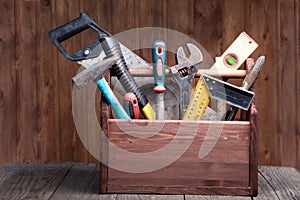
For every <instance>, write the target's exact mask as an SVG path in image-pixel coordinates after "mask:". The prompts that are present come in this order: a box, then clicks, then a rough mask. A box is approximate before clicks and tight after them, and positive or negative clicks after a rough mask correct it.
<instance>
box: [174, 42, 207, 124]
mask: <svg viewBox="0 0 300 200" xmlns="http://www.w3.org/2000/svg"><path fill="white" fill-rule="evenodd" d="M186 46H187V49H188V51H189V53H190V55H189V57H188V56H186V54H185V52H184V50H183V47H179V48H178V50H177V61H178V65H175V66H173V67H170V74H171V76H172V77H173V78H174V79H175V81H176V82H177V84H178V86H179V102H180V107H179V108H180V110H179V116H180V119H182V118H183V115H184V113H185V111H186V109H187V107H188V105H189V101H190V97H191V81H192V80H193V78H194V76H195V74H196V72H197V69H198V68H199V65H200V62H202V60H203V56H202V53H201V51H200V49H199V48H198V47H196V46H195V45H193V44H191V43H188V44H186Z"/></svg>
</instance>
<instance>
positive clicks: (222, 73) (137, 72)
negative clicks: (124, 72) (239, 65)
mask: <svg viewBox="0 0 300 200" xmlns="http://www.w3.org/2000/svg"><path fill="white" fill-rule="evenodd" d="M129 72H130V74H131V75H132V76H135V77H153V70H152V69H145V68H130V69H129ZM201 74H206V75H208V76H213V77H224V78H244V77H245V76H246V74H247V73H246V70H230V71H229V70H219V71H213V70H209V69H199V70H198V71H197V73H196V75H195V77H200V75H201ZM165 75H166V76H169V69H166V70H165Z"/></svg>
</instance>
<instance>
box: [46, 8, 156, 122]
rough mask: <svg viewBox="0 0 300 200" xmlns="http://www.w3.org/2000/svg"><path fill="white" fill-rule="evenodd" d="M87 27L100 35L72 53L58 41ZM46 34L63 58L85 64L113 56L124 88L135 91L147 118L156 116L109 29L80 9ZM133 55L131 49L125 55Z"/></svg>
mask: <svg viewBox="0 0 300 200" xmlns="http://www.w3.org/2000/svg"><path fill="white" fill-rule="evenodd" d="M87 29H92V30H94V31H96V32H97V33H98V35H99V38H98V39H97V40H96V41H95V42H93V43H92V44H90V45H88V46H87V47H85V48H83V49H81V50H79V51H78V52H76V53H74V54H69V53H67V52H66V50H65V49H64V48H63V46H62V45H61V43H62V42H63V41H65V40H67V39H69V38H71V37H73V36H75V35H76V34H79V33H81V32H83V31H85V30H87ZM49 36H50V39H51V41H52V42H53V44H54V45H55V46H56V48H57V49H58V50H59V51H60V52H61V53H62V55H63V56H64V57H65V58H67V59H70V60H72V61H77V62H78V63H79V64H81V65H82V66H84V67H85V68H88V67H90V66H92V65H93V64H96V63H98V62H101V61H102V60H103V59H104V58H105V57H112V56H114V57H116V58H117V62H116V64H115V65H113V66H112V72H114V73H115V75H116V76H117V77H118V79H119V80H120V82H121V84H122V86H123V87H124V89H125V90H126V91H127V92H133V93H134V94H135V95H136V97H137V99H138V103H139V107H140V109H141V111H142V112H143V114H144V115H145V117H146V118H147V119H150V120H154V119H155V118H156V114H155V112H154V110H153V108H152V107H151V105H150V103H149V101H148V99H147V98H146V96H145V95H144V93H143V91H142V90H141V89H140V87H139V86H138V85H137V83H136V82H135V80H134V79H133V77H132V76H131V74H130V73H129V69H128V66H127V63H126V61H125V57H124V55H123V51H122V47H123V45H121V44H120V43H119V42H118V41H117V39H116V38H114V37H113V36H112V35H111V34H110V33H108V32H107V31H106V30H104V29H103V28H101V27H100V26H99V25H98V24H96V23H95V22H94V21H93V20H92V19H91V18H90V17H89V16H88V15H87V14H85V13H81V14H80V16H79V17H78V18H77V19H74V20H72V21H70V22H68V23H66V24H64V25H62V26H60V27H58V28H56V29H54V30H52V31H50V32H49ZM132 55H133V53H131V54H130V55H127V56H132Z"/></svg>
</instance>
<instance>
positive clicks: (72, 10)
mask: <svg viewBox="0 0 300 200" xmlns="http://www.w3.org/2000/svg"><path fill="white" fill-rule="evenodd" d="M54 11H55V17H56V19H57V20H56V24H57V26H60V25H62V24H65V23H67V22H69V21H71V20H72V19H75V18H77V17H78V16H79V14H78V13H79V1H78V0H77V1H56V2H55V8H54ZM77 42H78V41H77ZM76 47H77V46H76V40H68V41H66V42H65V48H66V50H67V51H68V52H72V51H74V50H78V49H75V48H76ZM57 59H58V83H59V86H58V87H59V121H60V145H61V148H60V151H61V158H60V159H61V161H71V160H72V161H84V160H85V155H84V154H82V153H83V152H84V147H83V146H78V143H77V141H78V136H77V133H76V130H75V126H74V121H73V117H72V104H71V99H72V87H73V85H72V81H71V78H72V77H73V76H74V75H75V74H76V73H77V70H78V68H79V66H78V64H77V63H76V62H72V61H69V60H66V59H65V58H64V57H63V56H62V55H60V54H59V55H58V57H57Z"/></svg>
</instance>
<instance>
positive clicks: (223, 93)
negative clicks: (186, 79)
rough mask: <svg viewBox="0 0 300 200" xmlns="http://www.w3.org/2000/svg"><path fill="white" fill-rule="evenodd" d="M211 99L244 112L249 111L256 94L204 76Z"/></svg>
mask: <svg viewBox="0 0 300 200" xmlns="http://www.w3.org/2000/svg"><path fill="white" fill-rule="evenodd" d="M202 78H203V80H204V82H205V84H206V87H207V90H208V91H209V94H210V97H211V98H213V99H216V100H219V101H222V102H225V103H228V104H230V105H233V106H236V107H238V108H241V109H243V110H248V109H249V107H250V104H251V102H252V100H253V97H254V95H255V94H254V92H251V91H248V90H245V89H242V88H240V87H237V86H235V85H232V84H230V83H227V82H224V81H221V80H219V79H216V78H213V77H210V76H207V75H204V74H203V75H202Z"/></svg>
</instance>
